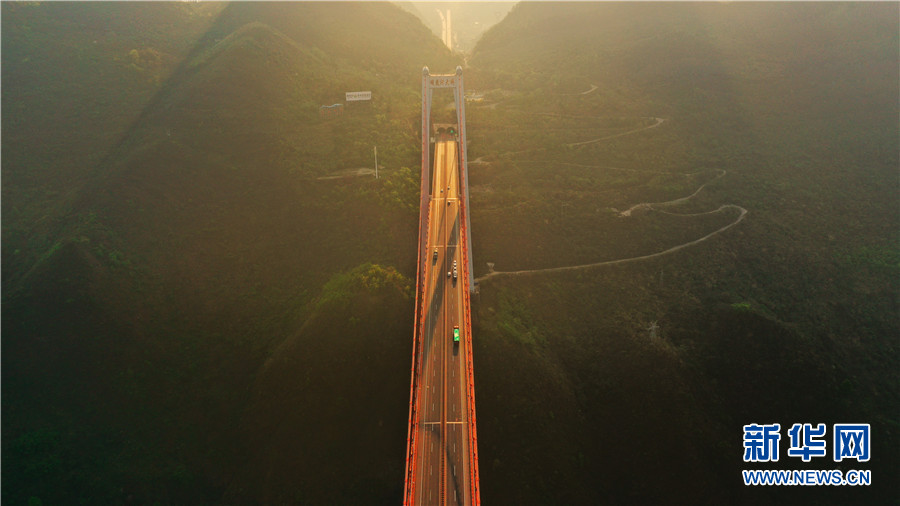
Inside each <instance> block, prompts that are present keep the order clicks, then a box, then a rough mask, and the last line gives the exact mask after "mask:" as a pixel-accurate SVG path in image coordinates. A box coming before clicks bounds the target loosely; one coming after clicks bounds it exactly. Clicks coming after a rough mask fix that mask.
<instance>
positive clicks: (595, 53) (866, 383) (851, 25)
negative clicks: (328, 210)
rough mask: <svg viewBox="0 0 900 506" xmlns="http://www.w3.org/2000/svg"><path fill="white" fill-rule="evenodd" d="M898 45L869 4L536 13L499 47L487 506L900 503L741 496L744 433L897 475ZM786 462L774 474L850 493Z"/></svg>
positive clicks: (493, 39) (860, 492)
mask: <svg viewBox="0 0 900 506" xmlns="http://www.w3.org/2000/svg"><path fill="white" fill-rule="evenodd" d="M897 26H898V14H897V11H896V9H895V8H893V6H887V5H882V4H872V3H867V4H863V3H828V4H808V3H796V4H747V3H732V4H711V3H702V4H685V3H672V4H650V3H633V4H632V3H628V4H625V3H572V4H560V3H553V4H550V3H521V4H519V5H517V6H516V8H514V9H513V11H512V12H510V14H509V16H508V17H507V18H506V19H505V20H504V21H503V22H502V23H500V24H498V25H497V26H495V27H494V28H492V29H491V30H490V31H489V32H488V33H486V34H485V36H484V37H483V38H482V40H481V41H480V42H479V44H478V46H477V47H476V49H475V51H474V53H473V55H472V56H471V58H470V59H469V63H470V65H471V66H472V67H473V68H472V71H471V74H475V76H473V77H470V79H469V80H468V81H467V82H468V83H470V86H474V87H477V88H478V89H479V91H482V92H484V93H485V97H486V98H485V102H484V103H482V104H480V105H475V106H473V107H470V108H469V110H468V111H467V114H468V119H469V127H470V130H469V138H470V139H471V145H470V151H469V153H470V157H471V159H473V160H478V162H479V163H478V164H473V165H472V176H471V177H472V184H473V186H472V189H471V191H472V207H473V209H472V230H473V247H474V249H475V251H474V257H475V259H476V272H477V273H478V274H479V275H482V276H483V277H482V278H481V281H480V288H481V295H480V298H479V299H477V300H476V303H475V307H476V308H477V311H478V319H477V325H476V328H475V329H474V331H473V332H474V334H475V335H476V336H477V337H478V338H477V339H476V340H475V357H476V369H477V373H476V389H477V392H478V399H479V403H478V409H479V418H478V421H479V427H478V428H479V442H480V443H481V446H480V452H481V454H480V455H481V457H482V458H483V459H484V460H483V462H484V465H483V467H482V494H483V497H484V499H485V500H486V501H494V502H504V501H513V502H516V503H518V504H547V503H558V502H574V503H603V502H612V503H620V504H633V503H646V504H651V503H652V504H661V503H677V504H685V503H710V504H721V503H747V504H759V503H784V504H796V503H810V504H821V503H834V504H843V503H848V502H850V503H856V502H869V501H873V502H890V500H892V499H895V498H896V497H897V494H898V491H897V490H898V489H897V486H896V484H894V483H892V482H891V480H889V479H888V480H884V479H883V481H881V483H875V484H874V485H873V486H872V487H867V488H865V489H859V488H857V489H855V490H850V489H849V487H845V488H832V487H829V488H828V490H824V487H815V488H813V487H796V488H794V489H784V488H776V487H771V488H766V487H744V486H743V485H742V484H741V481H740V471H741V469H751V468H754V467H753V466H752V465H750V464H748V463H744V462H743V461H742V456H743V448H742V446H741V434H742V426H743V425H746V424H750V423H776V422H778V423H781V424H782V427H783V428H784V429H787V428H788V427H790V426H791V424H793V423H819V422H821V423H826V424H827V425H828V426H829V430H830V427H831V424H833V423H840V422H841V421H842V420H850V419H858V420H866V421H868V422H869V423H871V424H872V433H873V436H872V437H873V452H874V451H875V448H876V447H878V448H880V450H878V452H879V454H880V455H881V457H880V458H878V459H873V460H872V461H871V463H870V468H871V469H872V470H873V476H885V477H886V476H892V475H894V474H896V471H897V469H898V465H900V462H898V459H897V458H896V452H894V451H893V450H892V448H896V447H897V445H898V439H897V437H898V436H897V434H898V432H897V428H898V418H897V416H896V413H898V412H900V378H898V374H897V371H898V370H900V357H898V351H897V341H896V336H897V335H900V332H898V331H900V314H898V306H897V300H898V298H897V296H898V282H900V276H898V274H900V250H898V247H897V230H898V225H900V216H898V213H897V209H898V195H900V192H898V190H900V188H898V181H897V177H896V174H897V167H898V166H897V160H898V155H900V150H898V138H897V131H898V126H900V125H898V106H897V90H898V29H897ZM471 74H470V75H471ZM874 434H878V436H877V437H878V442H875V435H874ZM787 442H788V438H787V435H786V433H785V432H784V431H783V433H782V445H786V444H787ZM786 448H787V446H782V456H783V457H782V460H781V462H780V464H779V465H775V464H772V465H770V466H769V467H767V469H785V468H801V469H802V468H816V469H818V468H827V469H833V468H835V467H837V468H840V469H846V467H845V466H844V465H835V464H834V462H832V461H830V460H829V461H828V462H825V463H822V462H819V463H815V459H814V464H815V465H812V464H807V465H806V467H804V465H803V464H802V462H800V461H797V462H792V461H794V460H796V459H790V458H784V451H786ZM829 451H830V449H829ZM854 464H856V463H855V462H854ZM810 466H812V467H810ZM858 468H866V467H864V466H862V464H858ZM873 483H874V478H873ZM799 489H803V490H799Z"/></svg>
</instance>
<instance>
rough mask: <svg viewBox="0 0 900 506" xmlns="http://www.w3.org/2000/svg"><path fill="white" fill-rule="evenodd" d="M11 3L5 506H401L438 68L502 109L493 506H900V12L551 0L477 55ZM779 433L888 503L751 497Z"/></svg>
mask: <svg viewBox="0 0 900 506" xmlns="http://www.w3.org/2000/svg"><path fill="white" fill-rule="evenodd" d="M485 8H487V7H485ZM0 9H2V27H0V28H2V48H3V58H2V62H3V63H2V67H3V68H2V75H3V83H2V84H3V87H2V108H3V115H2V131H3V134H4V136H3V143H2V160H3V166H2V177H3V185H2V192H3V193H2V213H3V222H2V244H0V252H2V270H3V288H2V292H3V309H4V310H3V315H2V324H3V325H2V328H3V335H2V347H3V348H2V351H3V363H2V385H3V386H2V389H3V391H2V393H3V441H2V450H3V455H4V462H3V463H4V466H3V483H4V486H3V490H2V495H3V502H4V503H7V502H8V503H11V504H13V503H29V502H32V503H33V502H34V501H38V502H37V503H44V504H51V503H61V504H67V503H73V502H81V503H85V504H110V503H132V504H144V503H146V504H153V503H160V504H221V503H233V504H257V503H259V504H286V503H313V504H321V503H329V504H331V503H337V504H349V503H353V504H361V503H363V504H364V503H378V504H380V503H385V504H388V503H396V502H397V501H399V500H400V497H401V496H402V487H403V465H404V461H403V459H404V453H403V452H404V450H405V437H406V429H407V425H406V424H407V419H406V418H407V414H408V413H407V409H408V406H407V401H408V390H407V388H408V385H409V369H408V367H409V360H410V354H411V350H412V347H411V340H410V339H411V337H412V335H411V334H412V332H411V330H412V315H413V300H412V295H411V294H412V290H413V285H414V283H415V261H416V260H415V259H416V251H415V247H416V234H417V225H416V223H417V215H418V208H417V202H418V197H419V196H418V191H419V180H418V177H419V164H420V159H421V158H420V157H421V153H420V152H419V150H420V140H419V137H418V136H419V132H420V129H421V125H420V122H421V109H420V108H421V106H420V103H421V102H420V100H421V97H420V91H421V90H420V88H421V82H420V78H421V69H422V67H423V66H425V65H427V66H429V68H431V69H432V71H433V72H449V71H452V69H453V68H455V67H456V65H465V66H466V67H465V72H466V74H465V75H466V86H467V89H468V90H473V91H476V92H478V93H480V94H481V95H483V97H484V100H483V101H482V102H473V103H470V104H469V105H468V108H467V118H468V122H469V123H468V125H467V127H468V137H469V139H470V146H469V155H470V159H471V160H473V161H475V160H478V163H473V164H472V165H471V166H470V173H471V179H472V180H471V183H472V187H471V191H472V192H471V195H472V202H471V205H472V229H473V230H472V232H473V241H472V243H473V247H474V258H475V270H476V275H477V276H485V275H487V274H490V273H497V274H494V275H492V276H489V277H485V278H482V280H481V281H480V283H479V288H480V294H479V295H478V296H477V297H476V298H474V299H473V313H474V317H475V321H474V328H473V335H474V357H475V378H476V392H477V396H476V397H477V409H478V431H479V443H480V445H479V456H480V460H481V462H480V466H481V467H480V470H481V480H482V481H481V489H482V496H483V498H484V500H485V501H486V502H494V503H500V504H506V503H515V504H557V503H575V504H597V503H616V504H635V503H639V504H651V503H652V504H661V503H662V504H666V503H668V504H683V503H709V504H721V503H737V504H759V503H772V504H798V503H809V504H846V503H889V502H890V501H891V500H896V498H897V497H898V493H900V492H898V485H897V484H896V483H894V482H892V481H891V480H890V479H889V477H890V476H893V475H896V471H897V469H898V468H900V458H898V456H897V453H896V451H893V450H894V449H896V448H897V447H898V444H900V440H898V437H900V436H898V426H900V425H898V424H900V420H898V418H897V414H898V413H900V374H898V371H900V357H898V351H897V350H898V349H897V339H896V336H898V335H900V318H898V315H900V313H898V306H897V301H898V297H897V294H898V288H900V287H898V283H900V276H898V274H900V250H898V246H897V244H898V243H897V231H898V225H900V215H898V213H897V209H898V195H900V191H898V190H900V188H898V184H900V183H898V180H897V177H896V175H897V160H898V159H900V146H898V144H900V143H898V138H897V132H898V131H900V130H898V127H900V124H898V118H900V115H898V113H900V111H898V101H897V90H898V89H900V83H898V76H900V68H898V66H900V63H898V62H900V50H898V48H900V36H898V28H897V27H898V26H900V19H898V12H897V10H896V5H895V4H890V3H888V4H880V3H837V2H835V3H830V2H829V3H772V4H768V3H765V4H753V3H740V2H738V3H730V4H708V3H702V4H695V3H671V4H670V3H665V4H658V3H625V4H622V3H581V2H577V3H552V4H549V3H538V2H524V3H520V4H518V5H517V6H516V7H514V8H513V9H512V10H511V11H510V12H509V14H508V15H507V16H506V17H505V18H504V19H503V21H502V22H499V23H498V24H496V25H495V26H493V27H492V28H491V29H489V30H488V31H487V32H485V34H484V35H483V36H482V38H481V39H480V40H479V41H478V43H477V45H475V47H474V49H473V50H472V51H471V53H470V54H467V55H465V61H464V58H463V55H460V54H453V53H451V52H450V51H449V50H448V49H447V48H446V47H444V46H443V45H442V44H441V41H440V40H439V39H438V37H437V36H435V34H434V33H432V31H430V30H429V29H428V28H426V27H425V26H424V25H423V24H422V22H421V21H420V20H419V19H418V18H417V17H415V16H414V15H413V14H411V13H409V12H406V11H404V10H403V9H401V8H399V7H397V6H395V5H392V4H388V3H345V2H334V3H327V2H323V3H317V2H301V3H288V2H278V3H264V2H236V3H230V4H218V3H204V2H201V3H127V2H123V3H3V4H2V6H0ZM363 90H369V91H372V95H373V100H372V101H371V102H370V103H367V104H351V103H346V104H344V106H343V109H344V112H343V115H341V116H338V117H331V118H321V117H320V115H319V107H320V106H322V105H331V104H334V103H339V102H343V99H344V93H345V92H348V91H363ZM437 114H438V115H439V114H446V111H443V110H442V111H439V112H438V113H437ZM375 146H377V148H378V162H379V165H380V167H379V170H380V178H379V179H377V180H376V179H375V178H374V177H373V176H372V175H371V174H370V172H368V169H370V168H371V167H372V166H373V160H372V154H373V148H374V147H375ZM707 237H708V238H707ZM698 239H703V240H702V241H698ZM682 246H683V247H682ZM670 250H671V252H669V251H670ZM659 253H664V254H661V255H657V254H659ZM643 257H647V258H646V259H643ZM635 258H638V260H633V261H632V260H630V259H635ZM621 260H624V262H621V263H613V262H617V261H621ZM488 262H490V264H491V265H490V266H489V265H488ZM602 262H609V263H608V264H604V265H595V264H599V263H602ZM564 267H565V268H570V269H567V270H545V269H559V268H564ZM517 271H529V272H528V273H522V274H511V273H513V272H517ZM531 271H534V272H531ZM653 326H655V329H654V330H652V331H651V330H649V329H650V328H651V327H653ZM773 422H779V423H781V424H782V427H785V426H790V424H792V423H820V422H821V423H826V424H828V425H829V426H830V425H831V424H833V423H841V422H860V423H870V424H871V425H872V441H873V443H872V444H873V459H872V461H871V462H869V463H867V464H865V465H863V464H862V463H859V464H857V463H855V462H850V463H849V464H848V463H843V464H836V463H834V462H831V461H830V459H829V460H828V461H824V460H823V461H821V462H815V461H814V462H813V464H811V466H812V467H810V465H806V464H802V462H799V461H796V459H782V461H781V462H780V463H779V465H777V466H772V468H773V469H776V468H777V469H790V468H798V469H820V468H821V469H834V468H839V469H848V468H857V469H871V470H872V474H873V475H874V477H873V484H872V486H870V487H792V488H787V487H782V488H779V487H744V486H743V485H742V484H741V483H740V481H739V480H740V478H739V476H740V470H742V469H748V468H750V467H748V466H749V465H748V464H746V463H744V462H743V461H742V460H741V455H742V452H743V449H742V446H741V444H740V438H739V437H740V435H741V427H742V426H743V425H746V424H749V423H773ZM786 443H787V437H786V435H785V434H782V444H783V445H784V444H786ZM785 449H786V446H783V448H782V453H783V452H784V450H785ZM845 464H846V465H845Z"/></svg>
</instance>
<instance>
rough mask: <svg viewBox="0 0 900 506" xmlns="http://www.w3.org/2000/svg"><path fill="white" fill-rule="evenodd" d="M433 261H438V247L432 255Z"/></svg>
mask: <svg viewBox="0 0 900 506" xmlns="http://www.w3.org/2000/svg"><path fill="white" fill-rule="evenodd" d="M431 261H432V262H437V248H434V255H432V257H431Z"/></svg>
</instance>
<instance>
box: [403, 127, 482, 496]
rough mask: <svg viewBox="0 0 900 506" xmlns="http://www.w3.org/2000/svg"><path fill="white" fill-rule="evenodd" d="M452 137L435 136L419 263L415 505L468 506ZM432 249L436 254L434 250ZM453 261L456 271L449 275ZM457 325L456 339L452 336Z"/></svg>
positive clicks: (461, 305)
mask: <svg viewBox="0 0 900 506" xmlns="http://www.w3.org/2000/svg"><path fill="white" fill-rule="evenodd" d="M457 153H458V151H457V142H456V138H455V137H453V136H450V135H447V134H441V135H439V136H438V138H437V139H436V141H435V148H434V175H433V177H432V189H431V191H432V193H431V201H430V203H429V213H430V214H429V216H430V219H429V230H428V239H427V249H426V250H425V252H426V253H427V255H428V256H427V261H426V267H425V276H424V278H425V280H424V283H425V290H424V293H425V300H424V301H423V302H424V304H425V306H424V307H425V314H424V318H423V327H422V332H423V336H424V337H423V346H422V353H423V361H422V369H421V381H420V383H419V392H418V399H419V410H418V416H419V431H418V435H417V437H418V438H419V441H418V447H419V453H420V458H418V459H417V461H418V462H417V463H416V466H417V468H416V483H417V486H416V492H415V495H416V500H415V502H416V504H428V505H431V504H439V505H444V504H447V505H456V504H470V501H471V490H470V486H471V484H470V483H469V481H470V474H469V465H470V463H469V462H468V461H469V453H468V449H467V446H466V445H467V444H468V433H467V431H468V424H467V420H466V398H465V395H466V383H465V382H466V369H465V367H466V365H465V356H466V355H465V353H466V351H467V350H466V349H465V346H467V345H466V339H465V336H464V335H463V334H464V332H465V331H466V328H465V327H466V326H465V320H464V314H463V311H464V309H465V308H464V304H465V302H464V298H463V296H464V294H463V290H464V289H466V288H465V283H464V280H463V274H462V273H463V269H462V261H463V260H462V255H461V248H460V247H459V242H460V228H459V225H460V209H459V170H458V155H457ZM435 252H437V253H435ZM454 261H455V262H456V269H457V272H458V276H457V278H456V279H454V276H453V267H454ZM455 326H459V329H460V340H459V342H458V343H455V342H454V341H453V329H454V327H455Z"/></svg>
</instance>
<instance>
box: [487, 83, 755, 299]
mask: <svg viewBox="0 0 900 506" xmlns="http://www.w3.org/2000/svg"><path fill="white" fill-rule="evenodd" d="M589 91H593V90H589ZM653 119H655V120H656V123H654V124H653V125H650V126H646V127H642V128H638V129H635V130H629V131H627V132H622V133H618V134H615V135H609V136H606V137H601V138H599V139H594V140H590V141H584V142H575V143H571V144H566V145H567V146H581V145H585V144H591V143H594V142H599V141H603V140H607V139H614V138H616V137H622V136H625V135H631V134H634V133H637V132H642V131H644V130H649V129H651V128H656V127H658V126H659V125H661V124H662V123H663V122H664V121H665V119H663V118H653ZM568 165H574V166H579V167H593V166H589V165H578V164H568ZM597 167H599V166H597ZM604 168H607V169H613V170H625V171H634V172H651V173H655V172H657V171H648V170H638V169H622V168H617V167H604ZM660 173H663V172H660ZM726 173H727V172H726V171H725V170H720V172H719V175H718V176H716V177H714V178H713V179H710V180H709V181H707V182H705V183H703V184H702V185H700V187H699V188H697V189H696V190H695V191H694V192H693V193H691V194H690V195H688V196H686V197H680V198H677V199H674V200H669V201H666V202H641V203H639V204H635V205H633V206H631V207H629V208H628V209H626V210H625V211H622V212H620V213H619V216H621V217H624V218H627V217H630V216H631V213H632V211H635V210H638V209H652V210H656V211H659V212H662V213H666V214H671V215H676V216H703V215H708V214H714V213H718V212H722V211H725V210H728V209H737V210H738V211H740V214H739V215H738V217H737V218H736V219H735V220H734V221H733V222H731V223H729V224H728V225H725V226H724V227H721V228H719V229H718V230H714V231H713V232H710V233H709V234H706V235H705V236H703V237H701V238H699V239H695V240H693V241H689V242H686V243H684V244H679V245H678V246H673V247H671V248H669V249H667V250H664V251H659V252H656V253H651V254H649V255H641V256H636V257H629V258H621V259H618V260H607V261H603V262H594V263H589V264H581V265H570V266H565V267H548V268H545V269H528V270H521V271H496V270H494V263H493V262H488V268H489V269H490V272H488V273H487V274H485V275H484V276H481V277H479V278H476V279H475V281H476V282H478V283H480V282H482V281H485V280H487V279H490V278H494V277H497V276H521V275H527V274H538V273H548V272H563V271H572V270H578V269H589V268H592V267H600V266H604V265H615V264H624V263H627V262H637V261H639V260H648V259H650V258H656V257H661V256H663V255H668V254H670V253H674V252H676V251H679V250H682V249H684V248H688V247H690V246H694V245H696V244H699V243H701V242H703V241H706V240H708V239H709V238H711V237H713V236H716V235H718V234H721V233H722V232H724V231H726V230H728V229H729V228H731V227H733V226H735V225H737V224H738V223H740V222H741V221H742V220H743V219H744V217H745V216H746V215H747V210H746V209H744V208H743V207H741V206H738V205H734V204H725V205H722V206H719V208H718V209H715V210H713V211H707V212H704V213H694V214H678V213H671V212H668V211H663V210H661V209H657V208H659V207H668V206H673V205H678V204H681V203H684V202H686V201H688V200H689V199H691V198H693V197H695V196H696V195H697V194H698V193H700V191H701V190H703V188H705V187H706V185H708V184H710V183H712V182H713V181H716V180H718V179H720V178H721V177H722V176H724V175H725V174H726ZM665 174H668V173H665ZM685 175H693V174H685Z"/></svg>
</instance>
